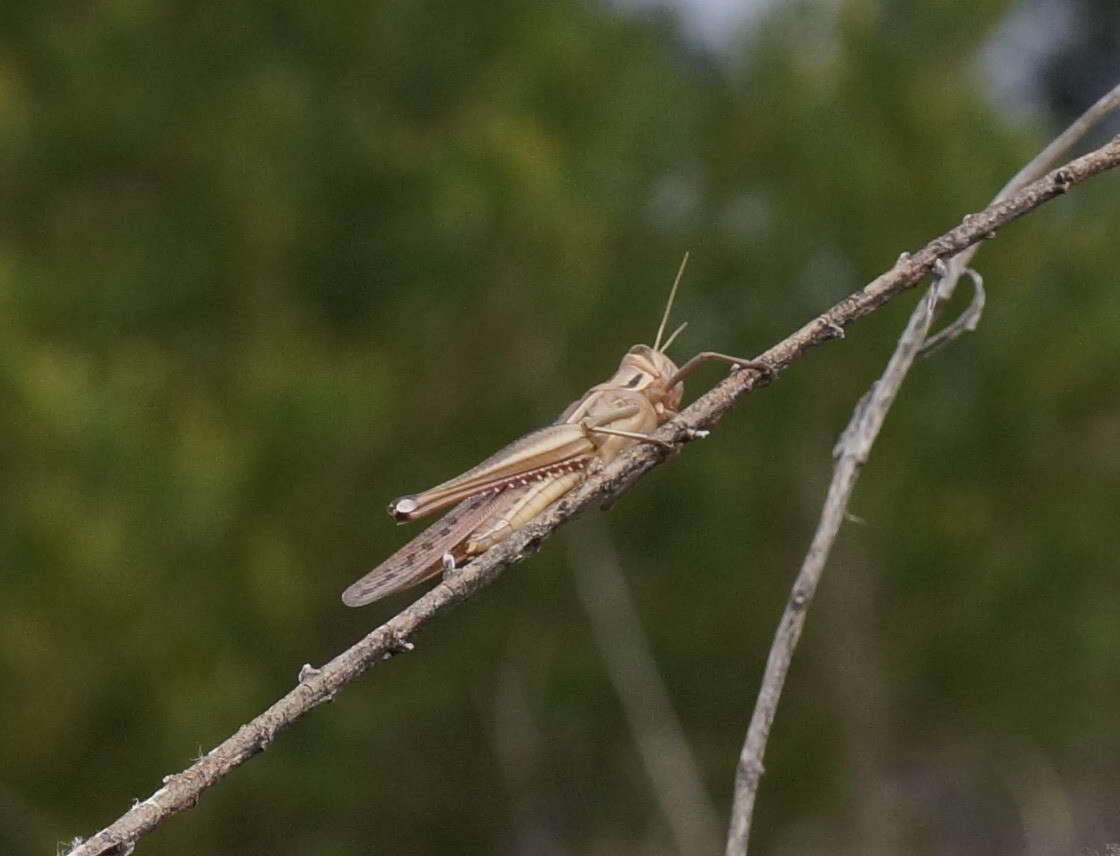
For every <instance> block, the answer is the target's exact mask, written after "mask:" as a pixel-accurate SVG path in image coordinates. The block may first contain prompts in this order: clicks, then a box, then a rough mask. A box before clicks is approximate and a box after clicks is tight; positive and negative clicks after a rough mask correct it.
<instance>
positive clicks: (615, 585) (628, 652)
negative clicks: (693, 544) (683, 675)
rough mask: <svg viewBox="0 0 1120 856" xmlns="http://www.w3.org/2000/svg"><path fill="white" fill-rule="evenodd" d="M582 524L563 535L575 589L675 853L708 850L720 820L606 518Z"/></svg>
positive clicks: (715, 840)
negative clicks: (652, 648)
mask: <svg viewBox="0 0 1120 856" xmlns="http://www.w3.org/2000/svg"><path fill="white" fill-rule="evenodd" d="M585 523H586V524H587V525H586V526H585V527H584V530H583V531H582V532H580V534H579V537H578V538H569V539H568V543H569V549H570V551H571V553H572V558H573V562H572V569H573V573H574V574H575V580H576V587H577V588H578V589H579V594H580V599H581V600H582V601H583V606H584V610H585V611H586V612H587V615H588V617H589V618H590V619H591V629H592V632H593V633H594V635H595V638H596V641H597V642H598V646H599V650H600V651H602V652H603V657H604V659H605V660H606V663H607V671H608V673H609V674H610V678H611V683H612V684H614V686H615V689H616V690H617V692H618V697H619V700H620V701H621V703H622V709H623V711H624V712H625V714H626V720H627V722H628V723H629V726H630V731H631V732H632V733H633V735H634V738H635V740H636V742H637V745H638V753H639V755H640V756H641V759H642V766H643V767H645V770H646V775H647V776H648V777H649V780H650V783H651V785H652V786H653V794H654V798H655V799H656V800H657V802H658V805H659V806H660V808H661V814H662V816H663V817H664V818H665V822H666V823H667V824H668V826H669V830H670V832H671V833H672V836H673V842H674V844H675V845H676V849H677V852H678V853H680V854H682V856H689V854H698V855H699V854H702V853H714V852H715V850H716V848H717V847H718V846H719V845H718V842H719V826H720V824H719V821H718V820H717V819H716V818H717V815H716V812H715V809H714V808H713V806H712V803H711V801H710V799H709V798H708V794H707V792H706V791H705V789H704V783H703V779H702V778H701V776H700V768H699V766H698V765H697V763H696V759H695V758H694V757H693V755H692V751H691V750H690V749H689V747H688V741H687V740H686V739H685V736H684V728H683V727H682V726H681V722H680V719H679V718H678V717H677V714H676V711H675V710H674V709H673V702H672V698H671V697H670V695H669V691H668V690H667V689H666V687H665V682H664V681H663V680H662V678H661V675H660V674H659V673H658V671H657V665H656V664H655V663H654V660H653V655H652V654H651V653H650V650H649V645H648V644H647V642H646V639H645V636H644V634H643V633H642V629H641V622H639V620H638V615H637V611H636V610H635V609H634V602H633V600H632V599H631V598H630V592H629V591H628V590H627V587H626V580H625V579H624V578H623V575H622V571H621V570H620V569H619V566H618V555H617V553H616V551H615V550H614V546H613V545H612V544H611V541H610V538H609V536H608V535H607V532H606V524H605V523H603V521H601V520H594V521H590V520H589V521H585Z"/></svg>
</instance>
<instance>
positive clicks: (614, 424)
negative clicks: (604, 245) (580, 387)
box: [342, 254, 773, 606]
mask: <svg viewBox="0 0 1120 856" xmlns="http://www.w3.org/2000/svg"><path fill="white" fill-rule="evenodd" d="M687 262H688V256H687V254H686V255H685V257H684V260H683V261H682V262H681V266H680V269H679V270H678V271H677V276H676V279H675V280H674V281H673V287H672V289H671V290H670V292H669V300H668V302H667V303H666V305H665V312H664V314H663V315H662V317H661V324H660V326H659V327H658V328H657V337H656V338H655V339H654V344H653V347H650V346H649V345H635V346H634V347H632V348H631V349H630V350H629V351H627V352H626V355H625V356H624V357H623V358H622V363H621V365H620V366H619V367H618V371H616V372H615V373H614V375H613V376H612V377H611V378H610V379H608V380H607V381H605V382H603V383H600V384H598V385H596V386H593V387H591V389H589V390H588V391H587V392H586V393H584V394H583V396H582V397H581V398H579V399H578V400H576V401H574V402H572V404H570V405H569V406H568V407H567V409H566V410H565V411H564V412H563V413H561V414H560V418H559V419H557V420H556V421H555V422H554V423H553V424H551V425H549V426H548V427H547V428H541V429H540V430H539V431H533V432H532V433H530V434H526V435H525V436H524V437H522V438H521V439H520V440H516V441H514V442H513V443H511V444H510V445H508V446H506V447H505V448H504V449H502V450H501V451H500V452H498V453H497V454H495V455H493V456H491V457H490V458H487V459H486V460H485V461H483V462H482V463H481V464H479V465H478V466H476V467H474V468H473V469H470V470H467V471H466V472H465V473H463V474H462V475H459V476H456V477H455V478H453V479H450V480H448V481H445V482H443V483H442V484H439V485H436V486H435V487H433V488H429V489H428V490H426V491H423V492H422V493H414V494H408V495H407V496H402V497H399V498H397V499H394V500H393V501H392V502H390V503H389V515H390V516H391V517H392V518H393V519H394V520H396V521H397V522H398V523H403V522H405V521H408V520H415V519H416V518H418V517H423V516H425V515H427V514H431V513H433V512H435V511H440V510H442V509H444V508H447V507H448V506H450V505H455V504H456V503H458V505H456V507H455V508H454V509H453V510H452V511H451V512H450V513H449V514H447V515H446V516H445V517H443V519H441V520H440V521H439V522H438V523H436V524H435V525H434V526H431V527H429V528H428V529H427V530H425V531H424V532H423V533H421V534H420V535H419V536H417V537H416V538H415V539H413V540H412V541H410V542H409V543H408V544H406V545H405V546H404V547H402V548H401V549H400V550H398V551H397V552H396V553H394V554H393V555H392V556H390V557H389V558H388V559H386V560H385V561H384V562H382V563H381V564H380V565H378V566H377V567H376V568H374V569H373V570H372V571H370V572H369V573H368V574H366V575H365V576H364V577H362V578H361V579H359V580H358V581H357V582H355V583H354V584H353V585H351V586H350V587H349V588H347V589H346V590H345V591H344V592H343V593H342V602H343V603H345V604H346V605H347V606H364V605H366V604H368V603H372V602H373V601H375V600H379V599H380V598H383V597H385V596H386V595H389V594H392V593H394V592H397V591H400V590H401V589H405V588H408V587H410V586H413V585H416V584H418V583H421V582H423V581H424V580H426V579H428V578H429V577H433V576H435V575H436V574H438V573H440V572H441V571H449V570H453V569H454V568H456V567H458V566H460V565H462V564H463V563H464V562H466V561H469V560H471V559H472V558H474V557H475V556H478V555H481V554H482V553H484V552H486V550H488V549H490V547H492V546H494V545H495V544H497V543H498V542H499V541H501V540H502V539H504V538H506V537H508V536H509V535H510V534H511V533H513V532H515V531H516V530H517V529H519V528H521V527H522V526H524V525H525V524H526V523H528V522H529V521H530V520H532V519H533V518H534V517H536V516H537V515H538V514H539V513H540V512H541V511H543V510H544V509H545V508H547V507H548V506H549V505H551V504H552V503H554V502H556V501H557V500H558V499H560V497H562V496H564V494H566V493H568V492H569V491H570V490H572V489H573V488H575V487H576V486H577V485H579V484H580V483H581V482H582V481H583V480H584V479H586V478H587V476H588V475H589V474H590V473H592V472H595V471H597V470H599V469H601V468H602V467H603V466H605V465H606V464H608V463H609V462H610V461H612V460H614V459H615V458H616V457H617V456H618V454H619V453H620V452H622V451H623V450H624V449H627V448H629V447H630V446H633V445H634V444H635V443H656V444H659V445H662V446H668V447H670V448H671V444H668V443H665V442H664V441H661V440H658V439H656V438H655V437H653V436H651V434H652V432H653V431H655V430H656V429H657V428H658V427H659V426H661V425H663V424H664V423H665V422H667V421H668V420H669V419H671V418H672V417H673V416H675V415H676V414H677V412H678V411H679V410H680V403H681V397H682V396H683V394H684V384H683V381H684V379H685V378H686V377H687V376H688V375H689V374H691V373H692V372H693V371H694V370H695V369H696V368H697V367H698V366H699V365H701V364H702V363H705V362H709V361H713V360H715V361H720V362H725V363H730V364H731V365H732V366H733V367H735V368H739V369H743V368H748V369H754V370H755V371H757V372H760V373H762V374H764V375H765V376H766V377H769V376H770V375H771V374H772V371H773V370H772V369H771V367H770V366H769V365H767V364H766V363H763V362H756V361H752V360H744V359H740V358H738V357H729V356H727V355H725V354H717V353H715V352H713V351H703V352H701V353H699V354H697V355H696V356H695V357H693V358H692V359H691V360H689V361H688V362H686V363H685V364H684V365H683V366H681V367H680V368H678V367H677V366H676V364H675V363H674V362H673V361H672V360H671V359H669V357H667V356H666V355H665V351H666V350H667V349H668V347H669V346H670V345H671V344H672V343H673V340H674V339H676V337H677V336H678V335H679V334H680V332H681V331H682V330H684V328H685V326H686V325H685V324H682V325H681V326H679V327H678V328H677V329H676V330H675V331H674V332H673V334H672V335H671V336H669V338H668V339H666V340H665V343H664V344H662V343H661V337H662V336H663V335H664V333H665V325H666V324H667V323H668V321H669V312H670V310H671V309H672V306H673V299H674V297H675V296H676V293H677V286H678V285H679V284H680V280H681V275H682V274H683V273H684V268H685V264H687ZM733 370H734V368H733ZM700 436H703V435H700Z"/></svg>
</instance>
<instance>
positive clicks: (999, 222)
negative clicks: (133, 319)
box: [69, 137, 1120, 856]
mask: <svg viewBox="0 0 1120 856" xmlns="http://www.w3.org/2000/svg"><path fill="white" fill-rule="evenodd" d="M1117 164H1120V137H1116V138H1114V139H1112V140H1111V141H1109V142H1108V143H1107V144H1106V145H1104V146H1102V147H1100V148H1099V149H1097V150H1095V151H1093V152H1090V153H1089V154H1087V155H1085V156H1083V157H1081V158H1078V159H1077V160H1075V161H1072V162H1071V163H1069V164H1067V165H1065V166H1064V167H1062V168H1060V169H1057V170H1054V171H1053V172H1051V173H1049V174H1048V175H1047V176H1045V177H1044V178H1042V179H1040V180H1038V181H1036V182H1034V183H1032V184H1031V185H1029V186H1028V187H1025V188H1024V189H1023V190H1022V191H1021V192H1019V193H1016V194H1014V195H1012V196H1010V197H1009V198H1007V199H1005V200H1003V201H1001V202H1000V203H998V204H996V205H991V206H989V207H988V208H986V209H984V210H983V211H981V212H979V213H977V214H975V215H971V216H969V217H967V218H965V221H964V222H962V223H961V224H960V225H959V226H957V227H955V228H953V229H951V230H949V231H948V232H946V233H945V234H944V235H941V236H940V237H938V238H935V239H934V240H932V241H930V242H929V243H928V244H926V245H925V246H924V247H922V248H921V249H920V250H918V251H917V252H915V253H914V254H913V255H909V256H906V257H905V258H902V259H900V260H899V261H898V262H897V263H896V264H895V265H894V267H892V268H891V269H890V270H889V271H887V272H886V273H883V274H882V275H880V276H879V277H877V278H876V279H875V280H873V281H872V282H871V283H869V284H868V285H867V286H865V287H864V288H863V289H861V290H859V291H857V292H855V293H854V294H852V295H850V296H848V297H846V298H844V299H843V300H841V301H840V302H839V303H837V304H836V305H835V306H833V307H832V308H831V309H829V310H828V311H827V312H825V313H823V314H822V315H820V316H818V317H817V318H814V319H813V320H812V321H810V322H809V323H807V324H805V325H804V326H803V327H802V328H801V329H799V330H797V331H796V332H795V333H793V334H792V335H791V336H789V337H787V338H786V339H784V340H783V341H781V342H779V343H778V344H777V345H775V346H774V347H772V348H770V349H769V350H768V351H766V352H765V353H764V354H762V355H760V359H762V360H764V361H765V362H767V363H768V364H769V365H770V366H772V367H773V370H774V373H775V374H776V373H777V372H779V371H781V370H782V369H784V368H785V367H786V366H788V365H789V364H790V363H792V362H793V361H794V360H795V359H797V358H798V357H800V356H801V355H802V354H804V353H805V352H806V351H807V350H808V349H809V348H811V347H813V346H814V345H818V344H822V343H824V342H827V341H829V340H830V339H834V338H836V337H837V336H839V335H842V333H843V328H844V327H846V326H848V325H849V324H851V323H852V322H854V321H856V320H858V319H859V318H861V317H863V316H864V315H867V314H868V313H870V312H872V311H874V310H875V309H876V308H877V307H879V306H880V305H882V304H883V303H885V302H886V301H888V300H890V299H891V298H892V297H895V296H896V295H898V294H900V293H901V292H903V291H905V290H906V289H908V288H910V287H911V286H913V285H914V284H915V283H917V282H918V281H919V280H920V279H921V278H922V277H923V276H925V275H926V274H927V273H928V272H929V271H930V269H931V268H932V267H933V265H934V263H935V262H936V261H937V260H938V259H948V258H951V257H952V256H954V255H956V254H958V253H960V252H961V251H962V250H963V249H965V248H966V247H968V246H971V245H972V244H975V243H976V242H978V241H982V240H986V239H988V238H990V237H992V236H993V235H994V233H995V231H996V230H997V229H999V228H1002V227H1003V226H1005V225H1007V224H1008V223H1010V222H1012V221H1013V220H1015V219H1017V218H1019V217H1021V216H1022V215H1023V214H1025V213H1027V212H1028V211H1031V210H1033V209H1034V208H1037V207H1038V206H1039V205H1042V204H1043V203H1045V202H1048V201H1049V200H1051V199H1053V198H1055V197H1057V196H1061V195H1062V194H1064V193H1065V192H1066V191H1068V190H1069V189H1070V188H1071V187H1073V186H1074V185H1076V184H1079V183H1081V182H1082V181H1085V180H1086V179H1088V178H1091V177H1092V176H1094V175H1097V174H1099V173H1101V172H1104V171H1105V170H1108V169H1111V168H1113V167H1115V166H1116V165H1117ZM760 379H761V378H760V375H759V374H758V373H757V372H755V371H752V370H743V371H735V372H732V373H731V374H730V375H729V376H728V377H727V378H725V379H724V380H723V381H721V382H720V383H719V384H717V385H716V386H715V387H713V388H712V389H711V390H709V391H708V392H707V393H705V394H704V395H702V396H701V397H700V398H698V399H697V400H696V401H695V402H693V404H692V405H691V406H689V407H688V408H687V409H686V410H684V411H683V412H682V413H681V414H680V415H679V416H678V417H676V418H674V419H672V420H670V421H669V422H668V423H666V424H665V425H663V426H662V427H661V429H660V430H659V431H658V432H657V435H656V436H657V437H658V438H659V439H662V440H664V441H666V443H669V444H671V445H672V446H674V447H679V446H680V445H682V444H683V443H685V442H687V440H688V438H689V437H690V436H694V435H692V433H691V432H692V431H695V430H697V429H704V428H710V427H712V426H713V425H714V424H715V423H716V422H718V421H719V419H720V417H721V416H722V415H723V414H724V413H726V412H727V411H728V410H729V409H730V408H731V407H732V405H733V404H734V403H735V401H736V400H737V399H738V398H739V397H740V396H741V395H744V394H746V393H748V392H750V391H751V390H752V389H754V388H755V386H757V385H758V384H759V381H760ZM670 454H671V452H669V451H668V450H666V449H665V448H663V447H660V446H656V445H652V444H640V445H637V446H635V447H634V448H632V449H630V450H628V451H627V452H625V453H623V454H621V455H619V457H618V458H617V459H616V460H615V461H614V462H612V463H611V464H610V465H609V466H607V467H606V468H604V470H603V471H602V472H601V473H598V474H596V475H594V476H592V477H590V478H588V479H587V481H585V482H584V483H583V484H582V485H580V486H579V487H578V488H576V489H575V490H573V491H572V492H571V493H570V494H568V495H567V496H566V497H565V498H564V499H562V500H561V501H560V502H557V503H556V504H554V505H553V506H551V507H549V508H548V509H546V510H545V511H544V512H543V513H542V514H540V515H539V516H538V517H537V518H536V519H535V520H534V521H533V522H531V523H529V524H528V525H526V526H525V527H523V528H522V529H520V530H518V531H517V532H515V533H513V534H512V535H510V536H509V537H508V538H507V539H506V540H505V541H503V542H501V543H500V544H498V545H497V546H495V547H494V548H493V549H491V550H490V551H488V552H487V553H485V554H484V555H482V556H480V557H479V558H478V559H477V560H475V561H473V562H471V563H470V564H469V565H467V566H466V567H464V568H463V569H461V570H460V571H458V572H457V573H456V574H454V575H453V576H451V577H450V578H449V579H446V580H444V581H443V582H441V583H440V584H439V585H437V586H435V587H434V588H433V589H431V590H430V591H429V592H427V593H426V594H425V595H423V596H422V597H421V598H419V599H418V600H417V601H416V602H414V603H413V604H412V605H411V606H409V607H407V608H406V609H404V610H402V611H401V612H400V613H398V614H397V615H395V616H394V617H393V618H391V619H390V620H389V621H387V622H386V623H384V624H382V625H381V626H380V627H378V628H377V629H375V630H373V631H372V632H371V633H369V634H368V635H367V636H366V637H365V638H363V639H362V640H360V641H359V642H357V643H356V644H355V645H353V646H352V647H351V648H349V649H347V650H346V651H344V652H343V653H341V654H339V655H338V656H337V657H335V658H334V659H333V660H331V661H330V662H329V663H327V664H326V665H325V666H323V667H322V668H321V669H312V668H309V667H308V668H305V669H302V670H301V672H300V680H299V683H298V684H297V686H296V687H295V688H294V689H292V690H291V691H290V692H288V693H287V694H286V695H285V696H283V697H282V698H281V699H279V700H278V701H276V702H275V703H274V704H272V705H271V706H270V707H269V708H268V709H267V710H265V711H264V712H263V713H261V714H260V715H259V716H257V717H255V718H254V719H253V720H251V721H250V722H248V723H246V724H245V725H243V726H242V727H241V728H239V729H238V730H237V732H236V733H235V734H233V735H232V736H230V737H229V738H227V739H226V740H224V741H223V742H222V743H220V744H219V745H218V746H216V747H215V748H214V749H212V750H210V751H209V752H207V753H206V754H205V755H203V756H202V757H201V758H200V759H199V760H198V761H197V762H196V763H194V764H192V765H191V766H190V767H188V768H187V769H186V770H183V771H182V772H180V773H177V774H174V775H171V776H167V777H166V778H165V779H164V784H163V787H161V788H160V789H159V790H157V791H156V792H155V793H153V794H152V795H151V796H150V797H148V798H147V799H145V800H143V801H141V802H138V803H137V804H136V805H134V806H133V807H132V808H131V809H129V810H128V811H127V812H125V813H124V814H123V815H121V817H120V818H118V819H117V820H116V821H114V822H113V823H112V824H110V825H109V826H107V827H105V828H104V829H102V830H101V831H100V832H98V833H97V834H95V835H94V836H92V837H91V838H89V839H87V840H85V841H84V842H81V843H79V844H77V845H76V846H74V847H73V848H72V849H71V850H70V851H69V852H70V856H99V854H106V853H113V852H117V853H123V852H126V851H128V850H129V849H131V847H132V846H133V845H134V844H135V842H136V841H137V840H138V839H139V838H140V837H141V836H143V835H145V834H146V833H148V832H150V831H151V830H152V829H154V828H155V827H156V826H157V825H159V824H160V823H161V822H163V821H164V820H165V819H166V818H168V817H170V816H171V815H173V814H177V813H178V812H180V811H183V810H184V809H187V808H190V807H191V806H193V805H194V804H195V803H196V802H197V801H198V799H199V797H200V796H201V795H202V793H203V792H204V791H205V790H207V789H208V788H210V787H211V786H213V785H214V784H216V783H217V782H218V781H220V780H221V779H222V778H224V777H225V776H226V775H228V774H229V773H230V772H232V771H233V770H234V769H236V768H237V767H239V766H240V765H241V764H243V763H245V761H247V760H248V759H249V758H251V757H253V756H254V755H256V754H257V753H258V752H261V751H262V750H264V749H265V748H267V747H268V746H269V745H270V744H271V742H272V741H273V739H275V737H276V735H277V734H278V733H279V732H280V731H282V730H283V729H285V728H287V727H288V726H289V725H291V724H292V723H293V722H295V721H296V720H297V719H299V718H300V717H302V716H303V715H305V714H306V713H308V712H309V711H311V710H312V709H314V708H316V707H318V706H319V705H320V704H322V703H323V702H325V701H329V700H331V699H333V698H334V696H335V694H336V693H337V692H338V691H339V690H340V689H342V688H343V687H345V686H346V685H347V684H348V683H350V682H351V681H353V680H354V679H355V678H356V677H358V675H360V674H362V673H363V672H364V671H366V670H367V669H369V668H370V667H371V666H373V665H375V664H376V663H378V662H380V661H381V660H383V659H387V658H388V657H391V656H393V655H395V654H398V653H401V652H403V651H407V650H410V649H411V647H412V646H411V643H410V642H409V641H408V640H409V639H411V637H412V636H413V635H414V634H415V633H416V632H417V631H418V630H419V629H420V628H421V627H423V626H424V625H425V624H426V623H427V622H428V621H430V620H431V619H432V618H434V617H435V616H436V615H438V614H439V613H441V612H443V611H444V610H445V609H447V608H448V607H451V606H453V605H455V604H457V603H459V602H460V601H462V600H464V599H465V598H467V597H469V596H470V595H472V594H473V593H474V592H476V591H478V590H479V589H481V588H483V587H484V586H486V585H488V584H489V583H490V582H492V581H493V580H494V579H495V578H496V577H497V576H498V575H499V574H501V573H502V571H504V570H505V569H506V568H507V567H509V566H510V565H511V564H513V563H515V562H517V561H520V560H521V559H523V558H525V557H526V556H528V555H530V554H532V553H533V552H535V551H536V549H537V548H538V547H539V546H540V543H541V542H542V541H543V540H544V539H545V538H546V537H548V535H549V534H551V533H552V532H553V531H554V530H555V529H556V528H557V527H558V526H560V525H561V524H563V523H564V522H565V521H567V520H568V519H570V518H571V517H572V516H574V515H575V514H577V513H579V512H580V511H582V510H584V509H585V508H587V507H589V506H591V505H594V504H599V505H601V504H603V503H604V502H606V501H608V500H609V499H610V498H612V497H615V496H618V495H619V494H620V493H621V492H623V491H625V490H626V489H628V488H629V486H630V485H631V484H632V483H633V482H634V481H635V480H636V479H637V478H638V477H640V476H641V475H642V474H644V473H645V472H647V471H649V470H650V469H652V468H653V467H655V466H657V465H658V464H660V463H662V462H664V460H665V459H666V458H667V457H668V456H669V455H670Z"/></svg>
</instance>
